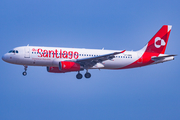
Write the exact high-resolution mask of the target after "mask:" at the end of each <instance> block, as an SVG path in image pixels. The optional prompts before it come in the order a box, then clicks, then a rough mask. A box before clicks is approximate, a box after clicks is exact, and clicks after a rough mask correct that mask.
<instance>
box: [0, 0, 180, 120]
mask: <svg viewBox="0 0 180 120" xmlns="http://www.w3.org/2000/svg"><path fill="white" fill-rule="evenodd" d="M179 5H180V2H179V1H178V0H151V1H140V0H126V1H125V0H124V1H122V0H113V1H112V0H64V1H61V0H50V1H43V0H1V1H0V55H1V56H2V55H3V54H5V53H6V52H8V51H9V50H11V49H13V48H15V47H18V46H26V45H28V44H29V45H33V46H52V47H73V48H91V49H102V48H104V49H113V50H124V49H125V50H139V49H141V48H142V47H143V46H144V45H145V44H146V43H147V42H148V41H149V40H150V39H151V38H152V37H153V35H154V34H155V33H156V32H157V31H158V30H159V29H160V28H161V27H162V25H172V31H171V34H170V37H169V41H168V45H167V49H166V53H167V54H177V55H179V52H180V50H179V45H180V40H179V35H180V34H179V28H180V24H179V21H180V15H179V13H180V7H179ZM179 61H180V59H179V56H176V57H175V60H173V61H169V62H165V63H163V64H162V63H161V64H157V65H151V66H146V67H141V68H134V69H126V70H89V72H90V73H91V75H92V77H91V78H90V79H85V78H83V79H81V80H77V79H76V77H75V76H76V74H77V72H71V73H64V74H54V73H48V72H47V71H46V67H35V66H34V67H32V66H31V67H28V70H27V73H28V75H27V76H22V72H23V71H24V67H23V66H20V65H13V64H9V63H5V62H4V61H2V60H0V66H1V69H0V75H1V77H0V119H1V120H16V119H17V120H21V119H23V120H32V119H33V120H50V119H51V120H59V119H61V120H100V119H103V120H119V119H123V120H132V119H133V120H141V119H142V120H152V119H153V120H160V119H161V120H162V119H163V120H179V119H180V114H179V113H180V74H179V71H180V62H179ZM84 73H85V71H83V72H82V74H84Z"/></svg>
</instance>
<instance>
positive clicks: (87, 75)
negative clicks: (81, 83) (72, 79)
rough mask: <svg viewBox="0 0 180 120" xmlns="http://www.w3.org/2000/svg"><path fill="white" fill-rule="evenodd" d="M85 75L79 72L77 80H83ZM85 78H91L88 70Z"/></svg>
mask: <svg viewBox="0 0 180 120" xmlns="http://www.w3.org/2000/svg"><path fill="white" fill-rule="evenodd" d="M82 77H83V75H82V74H81V73H80V72H79V71H78V74H77V75H76V78H77V79H82ZM84 77H85V78H90V77H91V74H90V73H89V72H88V70H87V71H86V73H85V74H84Z"/></svg>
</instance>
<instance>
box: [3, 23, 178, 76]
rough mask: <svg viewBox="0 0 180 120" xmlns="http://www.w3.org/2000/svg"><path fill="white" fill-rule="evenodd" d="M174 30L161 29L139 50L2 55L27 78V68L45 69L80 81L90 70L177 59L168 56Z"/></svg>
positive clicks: (20, 50) (33, 50)
mask: <svg viewBox="0 0 180 120" xmlns="http://www.w3.org/2000/svg"><path fill="white" fill-rule="evenodd" d="M171 28H172V26H171V25H164V26H162V28H161V29H160V30H159V31H158V32H157V33H156V34H155V35H154V36H153V37H152V39H150V41H149V42H148V43H147V45H145V46H144V47H143V48H142V49H140V50H138V51H126V50H104V49H81V48H64V47H41V46H29V45H27V46H21V47H16V48H14V49H12V50H10V51H9V52H8V53H6V54H4V55H3V56H2V60H3V61H5V62H8V63H12V64H17V65H23V66H24V70H25V71H24V72H23V73H22V74H23V75H24V76H26V75H27V72H26V71H27V66H45V67H47V71H48V72H50V73H66V72H77V75H76V78H77V79H81V78H82V77H83V75H82V74H81V73H80V71H83V70H86V73H85V75H84V77H85V78H90V77H91V74H90V73H89V70H90V69H111V70H119V69H127V68H135V67H142V66H147V65H152V64H157V63H163V62H166V61H170V60H174V56H175V55H168V54H165V50H166V46H167V43H168V38H169V35H170V32H171Z"/></svg>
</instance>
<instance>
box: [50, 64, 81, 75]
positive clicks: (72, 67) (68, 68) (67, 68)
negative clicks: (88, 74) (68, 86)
mask: <svg viewBox="0 0 180 120" xmlns="http://www.w3.org/2000/svg"><path fill="white" fill-rule="evenodd" d="M80 70H82V68H81V66H80V64H78V63H75V62H70V61H61V62H59V67H52V66H51V67H49V66H48V67H47V71H48V72H52V73H65V72H72V71H80Z"/></svg>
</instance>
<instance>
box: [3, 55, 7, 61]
mask: <svg viewBox="0 0 180 120" xmlns="http://www.w3.org/2000/svg"><path fill="white" fill-rule="evenodd" d="M2 60H3V61H5V62H7V56H6V54H5V55H3V56H2Z"/></svg>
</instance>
